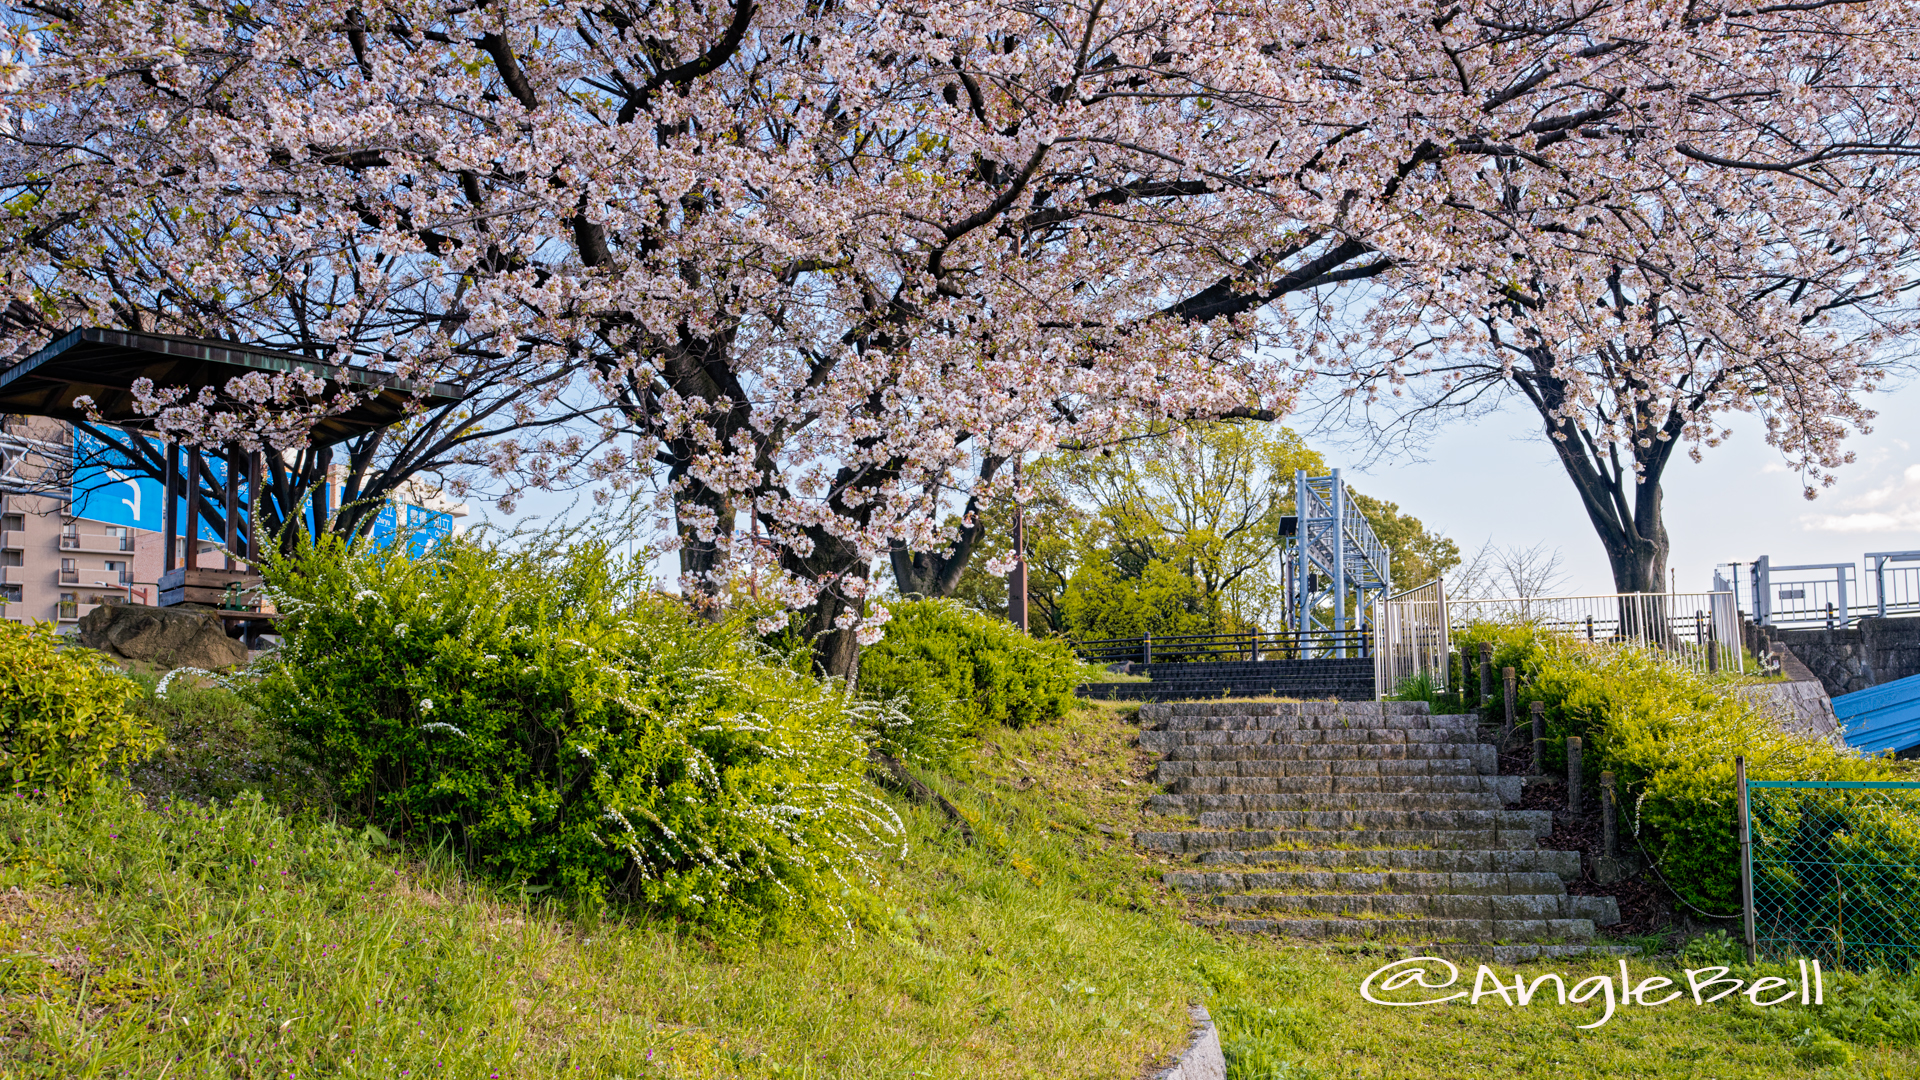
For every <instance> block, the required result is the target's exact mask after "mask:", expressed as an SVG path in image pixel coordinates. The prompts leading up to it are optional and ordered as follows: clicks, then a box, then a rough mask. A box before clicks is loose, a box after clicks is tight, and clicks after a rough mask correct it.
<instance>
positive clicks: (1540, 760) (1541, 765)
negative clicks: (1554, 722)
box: [1533, 701, 1547, 776]
mask: <svg viewBox="0 0 1920 1080" xmlns="http://www.w3.org/2000/svg"><path fill="white" fill-rule="evenodd" d="M1546 774H1547V703H1546V702H1544V701H1536V702H1534V703H1533V775H1535V776H1545V775H1546Z"/></svg>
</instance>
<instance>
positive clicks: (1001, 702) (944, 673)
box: [860, 600, 1080, 758]
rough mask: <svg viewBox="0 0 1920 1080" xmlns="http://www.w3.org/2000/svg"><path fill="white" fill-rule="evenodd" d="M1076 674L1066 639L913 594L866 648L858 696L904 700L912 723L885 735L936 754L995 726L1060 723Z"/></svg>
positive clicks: (916, 751) (908, 748) (909, 749)
mask: <svg viewBox="0 0 1920 1080" xmlns="http://www.w3.org/2000/svg"><path fill="white" fill-rule="evenodd" d="M1079 671H1080V664H1079V662H1078V661H1076V660H1075V659H1074V657H1073V653H1072V651H1071V650H1070V649H1069V648H1068V647H1067V644H1066V642H1064V641H1060V640H1058V639H1051V638H1032V637H1028V636H1027V635H1026V634H1023V633H1021V632H1020V630H1019V628H1017V627H1015V626H1014V625H1013V624H1011V623H1008V622H1006V621H1004V620H1001V619H996V618H994V617H992V616H990V615H984V614H982V613H980V612H977V611H974V610H972V609H970V608H965V607H962V606H961V605H959V604H956V603H954V602H952V601H950V600H916V601H911V602H908V603H904V604H901V605H899V606H898V607H896V608H894V609H893V613H892V618H891V619H890V620H889V621H888V622H887V627H886V636H885V637H884V638H882V639H881V640H880V641H879V642H877V643H875V644H874V645H872V646H869V647H868V648H867V650H866V651H865V652H864V653H862V654H861V657H860V692H861V693H862V694H863V695H865V696H866V697H868V698H871V699H875V700H881V701H887V700H898V699H904V700H905V701H906V702H907V708H906V711H907V713H908V714H909V715H910V716H912V717H913V718H914V724H913V725H912V726H911V727H909V728H906V729H903V730H899V731H896V732H894V733H892V734H891V735H890V736H889V738H891V739H892V741H893V742H895V743H896V744H898V745H899V747H900V748H901V750H902V751H903V752H906V753H910V754H913V755H915V756H919V757H925V758H937V757H939V756H940V755H941V753H942V752H943V747H944V746H945V745H947V744H948V743H949V742H950V741H951V740H952V739H955V738H960V737H964V736H967V735H976V734H979V733H980V732H982V731H985V730H986V729H987V728H988V727H991V726H993V725H995V724H1004V725H1006V726H1008V727H1016V728H1018V727H1026V726H1028V725H1030V724H1043V723H1047V722H1049V721H1052V720H1058V719H1059V718H1060V717H1062V716H1064V715H1066V711H1067V709H1068V708H1069V707H1070V706H1071V705H1072V702H1073V687H1074V685H1075V683H1076V682H1077V681H1078V679H1079Z"/></svg>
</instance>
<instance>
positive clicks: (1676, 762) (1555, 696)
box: [1466, 626, 1920, 913]
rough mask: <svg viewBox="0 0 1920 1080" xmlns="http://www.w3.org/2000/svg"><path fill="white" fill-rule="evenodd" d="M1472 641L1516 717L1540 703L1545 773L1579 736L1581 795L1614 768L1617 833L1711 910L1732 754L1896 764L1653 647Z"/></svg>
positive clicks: (1806, 774)
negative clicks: (1794, 725) (1790, 721)
mask: <svg viewBox="0 0 1920 1080" xmlns="http://www.w3.org/2000/svg"><path fill="white" fill-rule="evenodd" d="M1480 640H1492V641H1494V642H1496V645H1495V652H1494V660H1495V663H1496V664H1499V665H1512V666H1513V667H1514V668H1515V670H1516V673H1517V674H1518V675H1519V682H1520V686H1519V692H1518V694H1517V695H1516V697H1517V701H1516V704H1517V707H1518V709H1519V711H1520V718H1521V722H1522V723H1525V722H1526V719H1525V718H1526V716H1527V715H1528V712H1529V711H1530V709H1531V703H1532V702H1534V701H1542V702H1545V704H1546V710H1545V719H1546V728H1547V747H1548V758H1547V772H1548V773H1549V774H1552V773H1554V772H1555V771H1556V770H1559V769H1564V768H1565V763H1566V757H1565V754H1566V749H1565V747H1566V737H1567V736H1569V735H1577V736H1579V737H1580V739H1581V742H1582V754H1583V766H1584V767H1583V775H1584V776H1585V779H1586V783H1587V784H1588V786H1589V787H1591V788H1592V789H1593V790H1592V791H1591V792H1589V796H1590V800H1597V797H1598V789H1599V776H1600V773H1601V772H1602V771H1611V772H1613V774H1614V776H1615V780H1616V783H1617V784H1618V785H1619V786H1620V792H1621V799H1622V802H1623V803H1624V804H1625V805H1624V806H1623V808H1622V812H1623V818H1622V827H1623V829H1625V830H1630V831H1631V832H1632V833H1633V835H1634V836H1635V837H1636V838H1637V839H1638V841H1639V843H1640V845H1641V846H1642V847H1643V848H1645V850H1646V853H1647V854H1648V856H1650V857H1651V858H1652V859H1653V860H1654V862H1655V864H1656V865H1657V866H1658V868H1659V870H1660V873H1661V875H1662V876H1663V877H1664V878H1665V879H1666V881H1667V882H1668V884H1670V885H1671V886H1672V887H1673V888H1674V889H1675V891H1677V892H1678V893H1679V894H1680V896H1681V898H1682V899H1684V900H1686V901H1687V902H1689V903H1691V904H1694V905H1695V906H1697V907H1701V908H1705V909H1707V910H1710V911H1713V912H1716V913H1724V912H1731V911H1734V910H1736V909H1737V907H1738V904H1739V900H1738V893H1739V880H1740V878H1739V875H1740V863H1739V844H1738V839H1737V835H1736V828H1735V826H1736V821H1735V817H1736V808H1737V800H1736V793H1735V788H1734V761H1733V759H1734V757H1735V756H1736V755H1739V756H1744V757H1745V758H1746V759H1747V775H1748V777H1750V778H1751V779H1754V780H1870V779H1886V778H1889V777H1891V776H1894V775H1895V774H1896V772H1897V771H1898V769H1899V767H1898V766H1896V765H1895V764H1894V763H1892V762H1891V761H1888V760H1886V759H1876V758H1868V757H1865V756H1864V755H1861V754H1858V753H1855V752H1853V751H1851V750H1848V749H1846V748H1844V747H1840V746H1836V745H1834V744H1833V743H1831V742H1828V741H1826V740H1825V739H1821V738H1816V737H1812V736H1808V735H1803V734H1798V733H1795V732H1792V731H1788V730H1786V729H1785V728H1783V727H1782V726H1781V725H1780V724H1779V723H1777V722H1776V721H1775V720H1774V719H1773V718H1771V717H1770V716H1768V715H1767V713H1766V712H1765V711H1764V709H1763V707H1762V706H1760V705H1757V704H1756V703H1754V702H1753V701H1750V700H1748V699H1747V698H1745V697H1742V696H1741V695H1740V694H1738V693H1736V692H1735V691H1734V687H1735V686H1736V685H1737V683H1736V681H1735V679H1734V677H1732V676H1729V675H1725V674H1720V675H1709V674H1706V673H1704V672H1699V671H1695V670H1694V669H1692V668H1691V667H1688V666H1686V665H1683V664H1679V663H1676V662H1674V661H1672V660H1670V659H1668V658H1667V657H1666V656H1665V654H1664V653H1662V652H1661V650H1659V649H1658V648H1652V647H1638V646H1615V645H1608V644H1601V643H1589V642H1586V641H1583V640H1581V639H1579V638H1575V637H1570V636H1566V635H1559V634H1552V633H1546V632H1542V631H1538V630H1535V629H1533V628H1530V627H1511V626H1507V627H1493V626H1486V627H1482V626H1475V627H1473V628H1472V629H1471V630H1470V631H1469V633H1468V635H1467V637H1466V644H1467V646H1468V647H1469V648H1470V649H1471V650H1472V655H1473V656H1475V657H1477V656H1478V655H1479V646H1478V642H1479V641H1480ZM1496 696H1497V695H1496ZM1588 805H1597V801H1589V803H1588ZM1860 835H1863V836H1864V835H1874V836H1879V837H1881V838H1883V839H1885V838H1888V837H1892V836H1895V835H1897V834H1894V833H1890V832H1888V831H1886V830H1863V831H1862V832H1861V833H1860ZM1883 854H1884V855H1885V856H1886V857H1888V858H1891V859H1895V860H1898V861H1904V862H1920V851H1917V850H1912V849H1909V848H1907V847H1905V846H1904V845H1902V847H1901V850H1898V851H1893V850H1889V851H1886V852H1883Z"/></svg>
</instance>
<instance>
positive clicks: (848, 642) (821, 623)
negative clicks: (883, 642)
mask: <svg viewBox="0 0 1920 1080" xmlns="http://www.w3.org/2000/svg"><path fill="white" fill-rule="evenodd" d="M807 538H808V539H809V540H811V541H812V542H813V551H812V552H811V553H809V554H808V555H807V556H805V557H804V558H803V557H801V556H800V555H798V554H796V553H794V552H793V551H791V550H788V551H786V552H784V553H783V554H782V556H781V563H782V564H783V565H784V566H785V567H786V569H787V570H789V571H791V572H792V573H794V574H795V575H797V576H799V577H801V578H804V579H806V580H808V581H811V582H814V583H815V585H816V586H818V587H819V588H818V593H817V595H818V599H817V600H815V601H814V604H813V606H812V607H810V608H808V609H807V610H806V612H805V616H806V624H805V627H804V630H803V632H804V633H805V634H806V635H807V637H808V638H810V639H811V640H812V641H813V666H814V668H815V669H816V670H817V671H818V672H819V673H820V674H821V675H824V676H827V677H830V678H840V679H845V680H847V681H848V682H853V681H854V680H855V679H856V678H857V677H858V675H859V672H860V642H859V640H858V638H856V637H855V632H854V631H853V630H850V629H846V628H843V627H841V626H839V625H837V624H838V623H839V621H840V617H841V616H842V615H845V614H848V613H852V614H853V615H854V616H856V617H857V616H860V615H863V614H865V613H866V602H865V601H864V600H863V599H857V598H855V597H854V596H852V595H850V594H849V592H848V591H847V590H846V589H845V588H843V587H841V586H840V585H839V584H838V582H842V581H846V580H849V579H858V580H859V581H861V582H865V581H866V578H867V567H866V565H865V563H864V562H863V561H862V560H861V558H860V552H859V550H858V549H857V548H855V547H854V546H853V545H851V544H849V543H847V542H846V541H844V540H842V539H840V538H839V537H838V536H835V535H833V534H832V533H830V532H827V531H826V530H824V529H820V528H818V527H814V528H809V529H808V530H807Z"/></svg>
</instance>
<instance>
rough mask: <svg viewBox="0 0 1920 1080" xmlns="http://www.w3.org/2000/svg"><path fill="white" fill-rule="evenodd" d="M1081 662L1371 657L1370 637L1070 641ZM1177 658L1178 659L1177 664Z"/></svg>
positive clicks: (1269, 634) (1245, 634)
mask: <svg viewBox="0 0 1920 1080" xmlns="http://www.w3.org/2000/svg"><path fill="white" fill-rule="evenodd" d="M1068 644H1069V645H1070V646H1071V647H1072V648H1073V651H1074V652H1075V653H1077V654H1078V655H1079V656H1080V658H1081V659H1083V660H1087V661H1092V662H1112V661H1117V660H1135V661H1138V662H1140V663H1143V664H1151V663H1156V662H1159V663H1179V662H1183V661H1186V660H1188V659H1190V658H1199V660H1200V661H1202V662H1205V661H1208V660H1262V659H1287V660H1297V659H1305V658H1309V657H1310V656H1311V655H1312V654H1315V653H1320V652H1325V651H1331V650H1336V649H1341V648H1345V649H1348V650H1357V655H1358V656H1360V657H1365V656H1368V655H1371V651H1372V645H1373V632H1372V631H1371V630H1368V629H1364V628H1357V629H1352V630H1341V631H1332V630H1315V631H1309V632H1308V633H1306V634H1304V635H1302V634H1297V633H1295V632H1293V631H1291V630H1281V631H1265V630H1247V631H1237V632H1227V633H1214V634H1168V635H1164V636H1161V635H1154V634H1142V635H1139V636H1137V637H1122V638H1090V639H1087V640H1083V641H1071V640H1070V641H1069V642H1068ZM1175 658H1179V659H1175Z"/></svg>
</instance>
